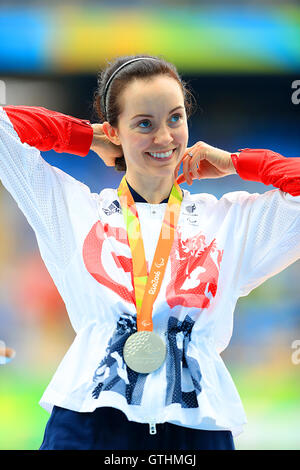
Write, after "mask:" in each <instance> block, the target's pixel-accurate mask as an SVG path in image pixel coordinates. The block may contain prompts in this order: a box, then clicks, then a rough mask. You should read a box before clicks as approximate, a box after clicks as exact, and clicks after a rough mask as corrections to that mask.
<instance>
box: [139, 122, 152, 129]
mask: <svg viewBox="0 0 300 470" xmlns="http://www.w3.org/2000/svg"><path fill="white" fill-rule="evenodd" d="M145 122H150V121H148V120H147V121H142V122H140V123H139V126H140V125H141V124H144V123H145ZM142 129H147V127H142Z"/></svg>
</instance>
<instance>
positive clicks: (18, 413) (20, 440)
mask: <svg viewBox="0 0 300 470" xmlns="http://www.w3.org/2000/svg"><path fill="white" fill-rule="evenodd" d="M299 372H300V366H299V371H298V368H297V367H296V368H295V367H293V368H291V369H290V370H289V371H286V372H280V373H279V372H276V373H275V374H274V371H270V372H269V373H268V372H266V370H262V369H261V370H257V369H253V370H252V371H250V372H249V370H248V371H247V372H246V373H244V372H243V371H242V370H234V371H233V370H232V368H231V370H230V373H231V374H232V377H233V380H234V381H235V384H236V386H237V388H238V391H239V393H240V396H241V398H242V401H243V404H244V407H245V410H246V414H247V417H248V425H247V426H246V428H245V431H244V433H243V434H241V435H240V436H239V437H237V438H236V439H235V445H236V448H237V449H241V450H242V449H253V450H254V449H293V450H295V449H297V450H299V449H300V429H299V422H300V407H299V390H300V373H299ZM0 374H1V376H0V385H1V389H0V420H1V433H0V449H1V450H35V449H38V448H39V446H40V445H41V442H42V439H43V433H44V428H45V426H46V423H47V420H48V418H49V414H48V413H47V412H46V411H45V410H44V409H42V408H41V407H40V406H39V404H38V401H39V400H40V398H41V396H42V393H43V391H44V389H45V388H46V386H47V384H48V382H49V377H48V376H47V377H41V376H37V375H36V376H30V375H29V374H28V372H26V373H23V374H21V373H19V374H18V375H17V374H16V371H13V372H12V371H10V369H9V367H2V368H1V369H0Z"/></svg>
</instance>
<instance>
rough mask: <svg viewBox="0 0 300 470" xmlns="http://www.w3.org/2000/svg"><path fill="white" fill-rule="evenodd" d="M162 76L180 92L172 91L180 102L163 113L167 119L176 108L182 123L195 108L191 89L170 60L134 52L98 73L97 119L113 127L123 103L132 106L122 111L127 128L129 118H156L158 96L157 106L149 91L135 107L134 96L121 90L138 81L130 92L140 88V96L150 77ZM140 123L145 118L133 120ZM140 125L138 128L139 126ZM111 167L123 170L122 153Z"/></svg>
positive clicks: (150, 80)
mask: <svg viewBox="0 0 300 470" xmlns="http://www.w3.org/2000/svg"><path fill="white" fill-rule="evenodd" d="M125 64H126V66H125ZM162 77H164V78H166V79H167V78H169V79H172V80H173V82H174V83H175V85H176V83H177V87H178V88H179V90H180V91H181V93H179V91H176V92H175V93H176V95H175V96H174V97H173V99H175V100H176V98H177V99H178V97H179V99H180V102H182V104H180V105H177V106H176V107H175V108H174V109H171V108H168V109H167V110H164V113H167V117H168V118H169V119H170V116H169V114H171V113H172V112H174V111H176V110H177V109H179V108H180V109H181V110H182V113H183V116H182V117H181V119H183V120H184V121H185V124H186V119H189V118H190V116H191V115H192V114H193V112H194V111H195V110H196V104H195V99H194V96H193V94H192V92H191V91H190V90H189V89H188V87H187V84H186V83H185V82H184V80H182V78H181V77H180V76H179V74H178V72H177V69H176V67H175V66H174V65H173V64H172V63H169V62H167V61H166V60H165V59H164V58H162V57H159V56H150V55H136V56H134V58H132V56H124V57H119V58H117V59H116V60H115V61H114V62H113V63H110V64H109V65H108V66H107V67H106V68H105V69H104V70H102V71H101V72H99V74H98V87H97V91H96V93H95V96H94V109H95V110H96V113H97V116H98V119H99V122H101V123H104V122H105V121H107V122H108V123H109V124H110V126H112V127H113V128H115V129H117V128H118V125H119V120H120V119H122V117H124V115H123V113H124V106H125V105H127V104H131V105H132V107H131V109H130V110H129V109H128V111H127V112H126V119H127V122H128V126H129V125H130V128H132V127H133V124H132V123H131V121H132V120H134V119H136V118H137V117H144V118H145V117H150V118H153V119H157V114H158V109H160V105H161V102H160V101H159V99H158V104H159V107H157V103H155V105H154V103H152V98H153V96H154V95H153V93H150V94H149V97H148V99H147V98H146V97H145V98H144V99H143V102H141V103H139V106H138V105H137V104H136V103H135V102H134V98H135V97H134V96H132V95H131V93H130V92H129V93H126V96H124V92H125V91H126V88H127V87H128V85H129V84H132V85H133V84H134V82H136V81H139V83H140V85H139V90H137V89H136V88H135V90H133V91H135V94H136V93H138V92H139V91H140V89H142V90H143V93H142V96H143V94H144V92H145V91H146V90H147V88H148V85H149V84H150V83H151V82H153V81H154V78H162ZM159 83H162V82H161V81H160V82H158V83H157V84H156V87H154V88H157V87H158V86H159ZM166 83H167V85H166V86H168V85H169V84H170V83H172V81H171V80H169V81H168V82H166ZM145 84H147V87H145ZM173 87H174V84H173ZM139 96H140V94H139ZM128 97H129V98H130V100H129V102H128V100H126V98H128ZM167 104H169V103H167ZM139 110H140V113H139ZM150 110H154V111H153V113H152V112H150ZM130 113H131V114H130ZM121 115H123V116H121ZM161 115H162V113H160V118H161ZM163 118H164V120H166V116H165V115H163ZM170 122H172V121H170ZM144 123H145V121H141V122H138V123H134V125H135V126H137V127H138V126H141V124H144ZM174 125H176V121H173V126H174ZM177 125H178V124H177ZM140 128H141V129H142V127H140ZM143 129H146V128H143ZM147 132H148V128H147ZM147 150H148V151H153V152H156V151H161V150H165V148H163V149H162V148H160V147H159V145H158V144H154V145H152V148H151V149H147ZM168 150H169V149H168ZM115 169H116V170H117V171H121V172H123V171H126V161H125V158H124V155H123V156H121V157H119V158H117V159H116V162H115Z"/></svg>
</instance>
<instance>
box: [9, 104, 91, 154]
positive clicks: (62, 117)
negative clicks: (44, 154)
mask: <svg viewBox="0 0 300 470" xmlns="http://www.w3.org/2000/svg"><path fill="white" fill-rule="evenodd" d="M3 109H4V110H5V112H6V114H7V115H8V117H9V119H10V121H11V123H12V125H13V126H14V129H15V131H16V132H17V134H18V136H19V138H20V140H21V142H23V143H24V142H26V143H27V144H29V145H31V146H32V147H36V148H37V149H38V150H41V151H47V150H52V149H53V150H55V151H56V152H59V153H62V152H66V153H73V154H75V155H80V156H81V157H84V156H86V155H87V154H88V152H89V149H90V146H91V143H92V139H93V128H92V126H91V124H90V122H89V121H86V120H83V119H78V118H74V117H72V116H68V115H66V114H62V113H59V112H57V111H50V110H49V109H46V108H42V107H35V106H3Z"/></svg>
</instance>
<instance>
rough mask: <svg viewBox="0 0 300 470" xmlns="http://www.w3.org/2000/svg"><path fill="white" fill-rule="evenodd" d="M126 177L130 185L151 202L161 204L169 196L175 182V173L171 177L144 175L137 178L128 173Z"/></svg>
mask: <svg viewBox="0 0 300 470" xmlns="http://www.w3.org/2000/svg"><path fill="white" fill-rule="evenodd" d="M125 178H126V180H127V181H128V183H129V184H130V186H131V187H132V188H133V189H134V190H135V191H136V192H137V193H138V194H140V196H142V197H143V198H144V199H146V201H147V202H148V203H149V204H159V203H160V202H161V201H163V200H164V199H166V198H168V197H169V195H170V192H171V190H172V187H173V183H174V176H173V175H172V177H171V178H169V179H166V178H165V177H163V178H157V177H151V176H144V175H141V176H139V177H138V178H136V177H133V176H132V175H131V174H128V173H126V174H125Z"/></svg>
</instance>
